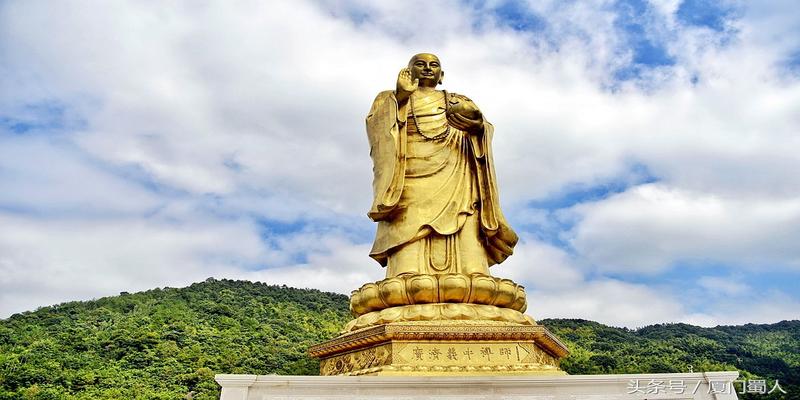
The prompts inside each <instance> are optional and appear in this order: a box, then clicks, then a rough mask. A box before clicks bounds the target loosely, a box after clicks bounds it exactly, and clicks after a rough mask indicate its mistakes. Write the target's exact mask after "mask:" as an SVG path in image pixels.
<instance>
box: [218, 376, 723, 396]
mask: <svg viewBox="0 0 800 400" xmlns="http://www.w3.org/2000/svg"><path fill="white" fill-rule="evenodd" d="M738 376H739V373H738V372H736V371H733V372H705V373H685V374H684V373H680V374H630V375H567V376H551V377H548V376H458V377H396V376H387V377H380V376H279V375H225V374H221V375H217V376H216V377H215V379H216V381H217V383H219V384H220V385H221V386H222V396H221V400H256V399H258V400H290V399H309V400H310V399H314V400H333V399H337V400H345V399H347V400H350V399H353V400H356V399H357V400H366V399H370V400H371V399H392V400H416V399H449V400H456V399H465V400H478V399H481V400H483V399H498V400H544V399H547V400H561V399H565V400H566V399H570V400H580V399H587V400H588V399H593V400H597V399H617V400H622V399H625V400H640V399H663V400H666V399H695V400H700V399H714V400H734V399H737V397H736V388H734V387H733V384H732V382H733V381H734V380H736V379H737V378H738Z"/></svg>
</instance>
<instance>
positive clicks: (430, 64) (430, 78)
mask: <svg viewBox="0 0 800 400" xmlns="http://www.w3.org/2000/svg"><path fill="white" fill-rule="evenodd" d="M408 70H409V71H410V72H411V79H412V80H413V79H419V84H420V86H432V87H435V86H436V85H437V84H439V82H440V81H441V80H442V65H441V63H440V62H439V57H436V56H435V55H433V54H429V53H422V54H417V55H415V56H414V57H411V61H409V62H408Z"/></svg>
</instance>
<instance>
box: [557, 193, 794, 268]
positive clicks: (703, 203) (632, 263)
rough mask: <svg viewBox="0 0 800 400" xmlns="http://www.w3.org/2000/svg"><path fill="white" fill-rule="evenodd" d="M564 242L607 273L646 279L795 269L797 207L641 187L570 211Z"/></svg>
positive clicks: (785, 201) (772, 201) (788, 201)
mask: <svg viewBox="0 0 800 400" xmlns="http://www.w3.org/2000/svg"><path fill="white" fill-rule="evenodd" d="M573 211H574V212H575V213H576V214H577V215H578V216H579V218H580V223H579V224H578V225H576V226H575V227H574V229H573V230H572V231H571V232H570V243H571V245H572V246H573V247H574V248H575V250H576V251H577V252H578V253H579V254H581V256H582V257H583V258H585V259H586V260H587V261H588V262H589V263H591V264H593V265H596V266H598V267H599V268H600V269H603V270H609V271H626V272H628V273H631V272H634V273H654V272H659V271H662V270H664V269H666V268H669V267H671V266H672V265H673V264H675V263H680V262H686V263H702V262H705V261H711V262H717V263H726V264H730V265H733V266H738V267H743V268H755V269H758V268H761V267H762V266H765V265H771V266H773V268H774V267H784V268H797V267H800V249H798V247H797V245H796V243H797V239H798V238H800V228H798V227H800V200H798V199H780V198H779V199H747V198H730V197H723V196H718V195H713V194H709V193H703V192H699V193H698V192H693V191H688V190H680V189H674V188H670V187H669V186H665V185H661V184H648V185H641V186H638V187H636V188H634V189H631V190H629V191H627V192H625V193H622V194H619V195H616V196H612V197H610V198H609V199H607V200H605V201H600V202H597V203H588V204H582V205H578V206H575V207H574V210H573Z"/></svg>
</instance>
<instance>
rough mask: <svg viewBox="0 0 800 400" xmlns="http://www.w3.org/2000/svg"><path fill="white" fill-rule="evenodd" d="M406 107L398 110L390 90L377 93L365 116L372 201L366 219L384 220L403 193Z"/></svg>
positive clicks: (395, 99)
mask: <svg viewBox="0 0 800 400" xmlns="http://www.w3.org/2000/svg"><path fill="white" fill-rule="evenodd" d="M406 113H407V110H406V106H405V105H403V106H402V107H399V106H398V104H397V98H396V97H395V96H394V93H393V92H391V91H385V92H381V93H379V94H378V96H377V97H376V98H375V101H374V102H373V103H372V108H371V109H370V111H369V114H368V115H367V119H366V123H367V138H368V139H369V146H370V157H372V165H373V167H372V172H373V181H372V190H373V201H372V206H371V207H370V210H369V212H368V213H367V216H369V218H370V219H372V220H373V221H376V222H377V221H381V220H385V219H388V218H389V216H390V215H391V213H392V211H394V209H395V208H396V207H397V204H398V202H399V200H400V194H401V193H402V191H403V180H404V177H405V167H406V137H405V136H406V128H405V116H406Z"/></svg>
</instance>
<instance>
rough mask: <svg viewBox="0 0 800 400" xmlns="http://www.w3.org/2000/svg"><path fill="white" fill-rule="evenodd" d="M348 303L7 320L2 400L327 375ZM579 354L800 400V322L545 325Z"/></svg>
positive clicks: (138, 299) (317, 298) (277, 301)
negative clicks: (312, 354)
mask: <svg viewBox="0 0 800 400" xmlns="http://www.w3.org/2000/svg"><path fill="white" fill-rule="evenodd" d="M349 318H350V315H349V310H348V298H347V296H345V295H342V294H338V293H330V292H322V291H319V290H316V289H296V288H291V287H287V286H285V285H268V284H265V283H259V282H249V281H237V280H227V279H221V280H218V279H213V278H209V279H207V280H205V281H203V282H198V283H194V284H192V285H190V286H188V287H184V288H169V287H167V288H156V289H151V290H147V291H143V292H138V293H126V292H122V293H120V295H117V296H108V297H103V298H99V299H95V300H90V301H73V302H66V303H61V304H58V305H54V306H47V307H41V308H39V309H37V310H35V311H26V312H23V313H17V314H14V315H12V316H10V317H8V318H7V319H3V320H0V399H3V400H4V399H18V398H23V399H64V398H66V399H112V398H136V399H175V398H184V397H185V396H186V395H187V394H189V393H192V398H193V399H217V398H219V390H218V387H217V385H216V383H215V382H214V381H213V375H214V374H216V373H249V374H254V373H255V374H268V373H275V374H289V375H304V374H316V373H317V371H318V363H317V361H316V360H313V359H311V358H309V357H308V355H307V354H306V349H307V348H308V346H310V345H311V344H314V343H319V342H321V341H324V340H327V339H330V338H332V337H335V336H336V335H337V334H338V331H339V329H341V327H342V326H343V325H344V323H345V322H347V321H348V320H349ZM539 322H540V323H541V324H543V325H545V326H547V327H548V328H549V329H550V330H551V331H552V332H553V333H554V334H556V335H557V336H559V337H560V338H561V339H562V340H563V341H564V342H565V343H566V344H567V346H568V347H569V348H570V350H571V352H572V353H571V355H570V356H569V357H568V358H566V359H564V360H563V361H562V367H563V368H564V369H565V370H566V371H567V372H569V373H570V374H598V373H644V372H688V371H690V370H692V371H694V372H701V371H712V370H739V371H740V372H741V374H742V376H743V377H744V378H752V379H755V378H759V377H760V378H766V379H767V381H768V382H770V387H772V384H773V383H774V379H778V380H779V382H780V385H781V387H782V388H783V389H784V390H786V391H787V392H788V393H787V394H786V395H783V396H782V397H781V396H778V395H776V394H773V395H752V394H749V395H740V397H741V398H754V399H755V398H758V399H772V398H775V399H778V398H786V399H796V398H800V397H798V395H800V385H798V384H799V383H800V379H799V377H800V321H798V320H794V321H781V322H778V323H775V324H745V325H719V326H717V327H712V328H709V327H698V326H694V325H689V324H684V323H667V324H655V325H649V326H646V327H641V328H637V329H629V328H618V327H611V326H607V325H604V324H601V323H598V322H594V321H589V320H583V319H543V320H540V321H539Z"/></svg>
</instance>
